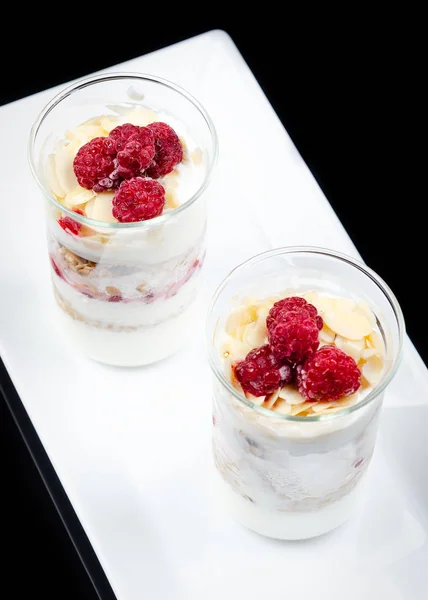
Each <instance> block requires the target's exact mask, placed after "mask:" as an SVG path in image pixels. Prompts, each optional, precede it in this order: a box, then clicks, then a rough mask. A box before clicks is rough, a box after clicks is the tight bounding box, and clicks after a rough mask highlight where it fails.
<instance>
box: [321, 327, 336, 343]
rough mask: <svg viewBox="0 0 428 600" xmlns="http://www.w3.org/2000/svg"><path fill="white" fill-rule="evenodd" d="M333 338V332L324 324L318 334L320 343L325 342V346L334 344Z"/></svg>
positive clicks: (334, 335)
mask: <svg viewBox="0 0 428 600" xmlns="http://www.w3.org/2000/svg"><path fill="white" fill-rule="evenodd" d="M335 337H336V334H335V333H334V331H333V330H332V329H330V327H327V325H326V324H325V323H324V324H323V328H322V329H321V331H320V332H319V339H320V340H321V341H322V342H325V343H326V344H332V343H333V342H334V339H335Z"/></svg>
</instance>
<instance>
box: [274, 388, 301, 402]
mask: <svg viewBox="0 0 428 600" xmlns="http://www.w3.org/2000/svg"><path fill="white" fill-rule="evenodd" d="M279 396H280V398H283V399H284V400H285V401H286V402H288V404H302V403H303V402H305V398H303V396H302V395H301V394H300V393H299V391H298V390H296V388H295V387H293V386H292V385H284V386H283V387H282V388H281V389H280V390H279Z"/></svg>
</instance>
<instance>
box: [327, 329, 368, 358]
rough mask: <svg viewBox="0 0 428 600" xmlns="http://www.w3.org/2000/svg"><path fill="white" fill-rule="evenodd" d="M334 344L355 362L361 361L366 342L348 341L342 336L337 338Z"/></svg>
mask: <svg viewBox="0 0 428 600" xmlns="http://www.w3.org/2000/svg"><path fill="white" fill-rule="evenodd" d="M334 343H335V345H336V346H337V347H338V348H339V350H342V352H345V354H348V355H349V356H352V358H353V359H354V360H355V362H358V361H359V360H360V358H361V356H362V354H363V352H364V349H365V342H364V340H347V339H345V338H343V337H342V336H341V335H337V336H336V339H335V340H334Z"/></svg>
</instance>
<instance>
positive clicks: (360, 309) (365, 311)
mask: <svg viewBox="0 0 428 600" xmlns="http://www.w3.org/2000/svg"><path fill="white" fill-rule="evenodd" d="M355 312H357V313H359V314H361V315H363V316H364V317H366V319H368V320H369V322H370V325H371V326H372V329H373V328H374V327H376V316H375V314H374V312H373V311H372V309H371V308H370V306H369V305H368V303H367V302H366V301H365V300H360V302H358V304H357V306H356V308H355Z"/></svg>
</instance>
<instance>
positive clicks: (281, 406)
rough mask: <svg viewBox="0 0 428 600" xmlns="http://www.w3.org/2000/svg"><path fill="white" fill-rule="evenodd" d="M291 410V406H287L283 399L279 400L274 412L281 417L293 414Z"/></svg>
mask: <svg viewBox="0 0 428 600" xmlns="http://www.w3.org/2000/svg"><path fill="white" fill-rule="evenodd" d="M291 409H292V406H291V404H287V402H286V401H285V400H284V399H283V398H278V399H277V401H276V402H275V405H274V407H273V410H274V411H275V412H277V413H279V414H280V415H289V414H290V413H291Z"/></svg>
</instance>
